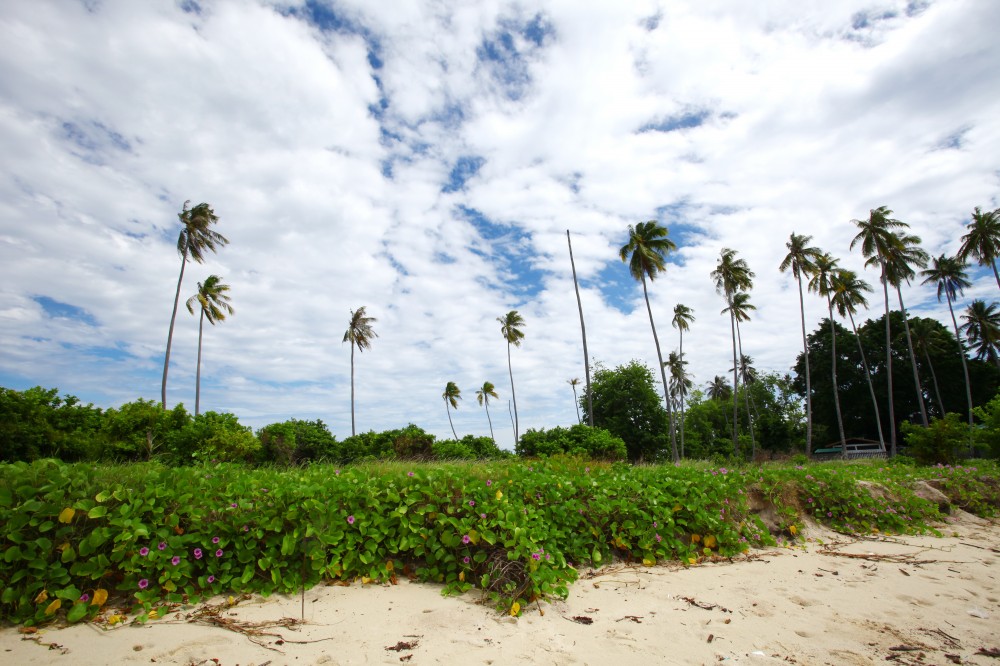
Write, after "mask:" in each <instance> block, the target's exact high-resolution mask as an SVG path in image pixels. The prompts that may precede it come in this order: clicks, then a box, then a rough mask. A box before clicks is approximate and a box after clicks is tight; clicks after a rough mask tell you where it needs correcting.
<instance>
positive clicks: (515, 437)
mask: <svg viewBox="0 0 1000 666" xmlns="http://www.w3.org/2000/svg"><path fill="white" fill-rule="evenodd" d="M507 372H508V373H509V374H510V398H511V400H513V401H514V446H517V440H518V434H519V433H518V425H519V423H518V420H517V395H516V394H515V393H514V369H513V367H512V366H511V364H510V340H508V341H507ZM508 406H509V405H508Z"/></svg>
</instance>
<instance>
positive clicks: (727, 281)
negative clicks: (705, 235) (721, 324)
mask: <svg viewBox="0 0 1000 666" xmlns="http://www.w3.org/2000/svg"><path fill="white" fill-rule="evenodd" d="M711 277H712V279H713V280H715V290H716V291H717V292H718V293H720V294H723V295H724V296H725V297H726V305H727V306H728V311H729V327H730V329H731V332H732V337H733V451H734V452H735V453H736V455H739V452H740V445H739V439H737V433H738V432H739V421H738V417H737V415H736V408H737V405H736V394H737V393H739V388H740V385H739V378H738V377H737V365H738V364H737V362H736V315H735V312H734V311H733V296H735V295H736V293H737V292H739V291H749V290H750V288H751V287H753V277H754V273H753V271H751V270H750V267H749V266H748V265H747V262H746V261H745V260H743V259H737V258H736V250H731V249H729V248H728V247H726V248H723V249H722V253H721V254H720V255H719V263H718V265H716V267H715V270H714V271H712V274H711ZM723 312H725V310H724V311H723Z"/></svg>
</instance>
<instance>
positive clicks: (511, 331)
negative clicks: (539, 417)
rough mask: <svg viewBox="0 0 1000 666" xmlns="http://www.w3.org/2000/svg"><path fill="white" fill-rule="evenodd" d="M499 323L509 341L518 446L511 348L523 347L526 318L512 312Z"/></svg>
mask: <svg viewBox="0 0 1000 666" xmlns="http://www.w3.org/2000/svg"><path fill="white" fill-rule="evenodd" d="M497 321H498V322H500V335H502V336H503V339H504V340H506V341H507V372H508V373H509V374H510V397H511V399H512V400H513V401H514V443H515V444H516V443H517V441H518V435H519V434H520V433H519V431H518V426H519V425H520V423H519V422H518V419H517V395H516V394H515V393H514V369H513V366H511V364H510V346H511V345H514V346H515V347H520V346H521V340H523V339H524V331H522V330H521V327H522V326H524V318H523V317H521V315H519V314H518V312H517V310H511V311H510V312H508V313H507V314H505V315H504V316H502V317H497Z"/></svg>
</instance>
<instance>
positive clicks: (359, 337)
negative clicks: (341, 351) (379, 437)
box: [343, 305, 378, 437]
mask: <svg viewBox="0 0 1000 666" xmlns="http://www.w3.org/2000/svg"><path fill="white" fill-rule="evenodd" d="M377 321H378V319H376V318H375V317H369V316H368V313H367V312H365V306H364V305H362V306H361V307H360V308H358V309H357V310H351V321H350V323H349V324H348V325H347V331H345V332H344V339H343V342H350V343H351V436H352V437H353V436H354V435H356V434H357V432H356V430H355V427H354V349H355V348H357V350H358V351H359V352H363V351H364V350H366V349H370V348H371V346H372V340H373V339H374V338H377V337H378V334H377V333H376V332H375V330H374V329H373V328H372V324H374V323H375V322H377Z"/></svg>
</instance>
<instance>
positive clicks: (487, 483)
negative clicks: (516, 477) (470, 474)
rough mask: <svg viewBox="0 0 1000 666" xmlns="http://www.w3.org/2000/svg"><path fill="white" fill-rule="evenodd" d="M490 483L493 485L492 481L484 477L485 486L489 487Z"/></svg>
mask: <svg viewBox="0 0 1000 666" xmlns="http://www.w3.org/2000/svg"><path fill="white" fill-rule="evenodd" d="M492 485H493V482H492V481H490V480H489V479H486V487H487V488H489V487H490V486H492Z"/></svg>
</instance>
